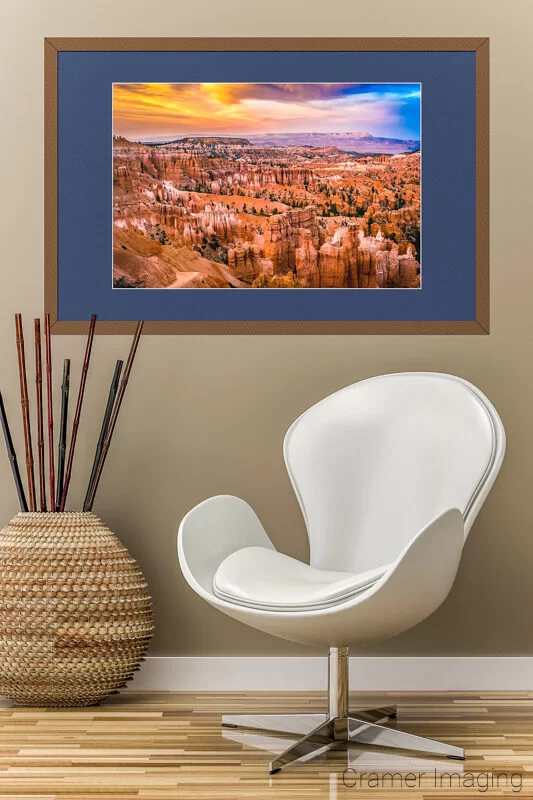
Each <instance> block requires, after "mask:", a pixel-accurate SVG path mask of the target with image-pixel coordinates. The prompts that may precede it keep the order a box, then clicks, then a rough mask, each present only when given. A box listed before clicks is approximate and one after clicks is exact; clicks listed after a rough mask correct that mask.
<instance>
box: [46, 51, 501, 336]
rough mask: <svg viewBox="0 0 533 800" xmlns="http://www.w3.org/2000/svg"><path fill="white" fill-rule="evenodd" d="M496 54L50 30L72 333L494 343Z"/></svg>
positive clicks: (56, 277)
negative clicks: (491, 117) (491, 168)
mask: <svg viewBox="0 0 533 800" xmlns="http://www.w3.org/2000/svg"><path fill="white" fill-rule="evenodd" d="M488 66H489V42H488V39H486V38H478V39H475V38H468V39H465V38H453V39H46V40H45V82H46V103H45V108H46V125H45V128H46V141H45V152H46V163H45V182H46V211H45V214H46V226H45V230H46V242H45V258H46V264H45V295H46V311H48V312H49V313H50V314H51V317H52V329H53V331H54V332H58V333H75V332H80V333H81V332H84V331H85V330H86V329H87V321H88V320H89V319H90V316H91V314H93V313H97V314H98V320H99V321H98V331H99V332H100V333H115V332H116V333H119V332H120V333H126V332H130V331H131V330H132V329H133V326H134V323H135V321H136V320H138V319H144V320H145V324H146V328H145V330H146V331H147V332H149V333H174V332H175V333H191V334H194V333H214V334H219V333H220V334H227V333H236V334H246V333H264V334H272V333H298V334H313V333H316V334H320V333H326V334H330V333H331V334H337V333H339V334H345V333H365V334H367V333H436V334H447V333H452V334H453V333H461V334H468V333H481V334H483V333H488V332H489V288H488V287H489V247H488V236H489V222H488V189H489V174H488V124H489V122H488V91H489V85H488V81H489V73H488Z"/></svg>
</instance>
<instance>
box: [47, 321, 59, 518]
mask: <svg viewBox="0 0 533 800" xmlns="http://www.w3.org/2000/svg"><path fill="white" fill-rule="evenodd" d="M44 336H45V343H46V397H47V405H48V474H49V481H50V511H53V510H54V504H55V496H56V491H55V469H54V402H53V401H54V398H53V393H52V339H51V335H50V314H46V315H45V318H44Z"/></svg>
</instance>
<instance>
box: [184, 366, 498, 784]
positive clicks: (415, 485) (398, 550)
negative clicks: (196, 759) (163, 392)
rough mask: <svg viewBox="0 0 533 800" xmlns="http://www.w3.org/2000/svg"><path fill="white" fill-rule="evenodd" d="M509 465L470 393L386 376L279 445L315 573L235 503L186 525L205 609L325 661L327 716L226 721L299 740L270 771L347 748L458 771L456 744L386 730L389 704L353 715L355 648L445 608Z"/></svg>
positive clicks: (327, 403)
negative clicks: (411, 755) (395, 752)
mask: <svg viewBox="0 0 533 800" xmlns="http://www.w3.org/2000/svg"><path fill="white" fill-rule="evenodd" d="M504 452H505V432H504V428H503V425H502V422H501V420H500V417H499V416H498V413H497V412H496V410H495V408H494V406H493V405H492V403H491V402H490V401H489V400H488V399H487V398H486V397H485V395H484V394H483V393H482V392H481V391H480V390H479V389H477V388H476V387H475V386H473V385H472V384H471V383H469V382H468V381H465V380H463V379H462V378H458V377H455V376H453V375H446V374H439V373H428V372H408V373H399V374H393V375H381V376H378V377H375V378H370V379H368V380H364V381H361V382H359V383H356V384H353V385H352V386H347V387H346V388H345V389H341V390H340V391H338V392H336V393H335V394H333V395H331V396H330V397H326V398H325V399H324V400H322V401H320V402H319V403H317V404H316V405H314V406H312V407H311V408H310V409H309V410H308V411H306V412H305V413H304V414H302V415H301V416H300V417H299V418H298V419H297V420H296V421H295V422H294V423H293V424H292V425H291V427H290V428H289V430H288V432H287V434H286V436H285V442H284V455H285V462H286V465H287V470H288V472H289V476H290V479H291V481H292V485H293V487H294V491H295V493H296V496H297V498H298V501H299V503H300V507H301V510H302V514H303V516H304V520H305V524H306V527H307V533H308V536H309V543H310V564H304V563H302V562H300V561H297V560H296V559H293V558H290V557H289V556H287V555H284V554H283V553H280V552H279V551H277V550H276V549H275V547H274V546H273V544H272V542H271V541H270V539H269V537H268V535H267V533H266V532H265V530H264V528H263V526H262V525H261V522H260V521H259V519H258V517H257V516H256V514H255V513H254V511H253V510H252V508H251V507H250V506H249V505H248V504H247V503H246V502H245V501H244V500H241V499H239V498H237V497H232V496H228V495H222V496H217V497H211V498H210V499H208V500H205V501H204V502H202V503H200V504H199V505H197V506H196V507H195V508H193V509H192V510H191V511H189V513H188V514H187V515H186V516H185V518H184V519H183V521H182V523H181V525H180V528H179V534H178V557H179V563H180V565H181V569H182V572H183V575H184V576H185V579H186V580H187V582H188V583H189V585H190V586H191V588H192V589H193V590H194V591H195V592H196V593H197V594H198V595H199V596H200V597H202V598H203V599H204V600H205V601H206V602H207V603H209V604H210V605H212V606H213V607H214V608H217V609H218V610H219V611H222V612H223V613H224V614H228V615H229V616H230V617H233V618H234V619H237V620H240V621H241V622H244V623H246V624H247V625H250V626H251V627H253V628H258V629H259V630H262V631H266V632H267V633H270V634H272V635H273V636H279V637H282V638H284V639H288V640H290V641H293V642H302V643H305V644H309V645H315V646H316V645H321V646H323V647H325V648H326V647H327V648H329V707H328V710H327V712H326V711H325V712H324V714H296V715H294V714H292V715H281V716H280V715H270V714H261V715H231V716H224V717H223V718H222V724H223V725H224V726H227V727H243V728H251V729H255V730H256V731H257V730H258V729H261V730H265V731H273V732H282V733H291V734H293V736H295V735H301V736H303V738H301V739H300V740H299V741H297V742H296V743H293V744H291V746H290V747H288V748H287V750H286V751H285V752H283V753H282V754H281V755H279V756H278V757H277V758H276V759H275V760H274V761H273V762H272V763H271V765H270V771H271V773H274V772H278V771H279V770H280V769H282V768H283V767H285V766H287V765H288V764H290V763H292V762H294V761H296V760H298V759H300V758H302V757H310V756H311V755H312V754H313V753H315V752H319V751H321V750H323V749H324V748H325V747H327V746H328V745H330V744H333V743H339V742H340V741H345V742H356V743H358V744H361V743H364V744H371V745H383V746H388V747H394V748H402V749H406V750H414V751H422V752H426V753H431V754H433V755H439V756H447V757H448V758H457V759H463V758H464V751H463V749H462V748H460V747H456V746H452V745H450V744H445V743H442V742H436V741H433V740H431V739H425V738H422V737H420V736H414V735H412V734H409V733H405V732H403V731H400V730H397V729H396V728H395V727H392V725H391V723H389V722H388V720H389V719H390V718H392V717H394V716H395V708H394V707H388V708H383V709H366V710H365V711H356V710H354V711H351V710H350V709H349V705H348V652H349V651H348V648H349V647H350V646H352V647H357V646H358V645H364V644H367V643H369V642H374V641H377V640H379V639H387V638H389V637H391V636H395V635H396V634H399V633H401V632H402V631H405V630H407V629H408V628H411V627H412V626H413V625H416V624H417V623H419V622H421V621H422V620H423V619H425V618H426V617H428V616H429V615H430V614H432V613H433V612H434V611H435V610H436V609H437V608H438V607H439V606H440V605H441V603H442V602H443V601H444V599H445V598H446V596H447V595H448V593H449V591H450V589H451V587H452V585H453V582H454V579H455V575H456V572H457V569H458V566H459V562H460V560H461V553H462V549H463V545H464V542H465V539H466V536H467V535H468V533H469V531H470V528H471V527H472V524H473V522H474V520H475V518H476V516H477V514H478V512H479V510H480V508H481V506H482V504H483V502H484V501H485V498H486V497H487V495H488V493H489V491H490V488H491V486H492V484H493V483H494V480H495V479H496V476H497V474H498V471H499V469H500V467H501V464H502V461H503V457H504Z"/></svg>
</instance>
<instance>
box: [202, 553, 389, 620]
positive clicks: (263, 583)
mask: <svg viewBox="0 0 533 800" xmlns="http://www.w3.org/2000/svg"><path fill="white" fill-rule="evenodd" d="M389 566H390V564H386V565H385V566H382V567H377V568H376V569H371V570H367V571H366V572H358V573H352V572H330V571H329V570H321V569H314V567H310V566H309V565H308V564H304V563H303V562H302V561H297V560H296V559H295V558H291V557H290V556H286V555H284V554H283V553H278V552H277V550H270V549H269V548H266V547H244V548H242V549H241V550H236V551H235V552H234V553H232V554H231V555H229V556H228V557H227V558H225V559H224V561H223V562H222V563H221V564H220V566H219V568H218V569H217V571H216V573H215V577H214V578H213V591H214V593H215V595H216V596H217V597H219V598H220V599H221V600H225V601H226V602H229V603H236V604H238V605H242V606H248V607H249V608H258V609H262V610H266V611H314V610H317V609H320V608H327V607H329V606H332V605H336V604H337V603H341V602H343V601H345V600H348V599H350V598H351V597H353V596H354V595H356V594H359V593H360V592H363V591H364V590H365V589H368V588H369V587H370V586H372V584H374V583H376V581H378V580H379V579H380V578H381V577H382V575H384V574H385V572H386V571H387V570H388V568H389Z"/></svg>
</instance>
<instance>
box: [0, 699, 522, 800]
mask: <svg viewBox="0 0 533 800" xmlns="http://www.w3.org/2000/svg"><path fill="white" fill-rule="evenodd" d="M352 699H353V703H352V706H353V707H356V706H358V705H359V706H367V707H368V706H369V705H390V704H392V703H394V702H397V703H398V723H397V724H398V727H401V728H402V729H404V730H407V731H410V732H412V733H416V734H419V735H422V736H427V737H430V738H435V739H441V740H443V741H446V742H449V743H451V744H455V745H459V746H462V747H464V748H465V749H466V755H467V760H466V761H465V762H458V761H449V760H446V759H444V760H438V759H434V758H431V757H429V758H424V757H423V756H416V755H414V754H399V753H397V752H396V751H388V752H386V751H385V750H384V749H381V750H378V749H377V748H374V749H373V750H369V749H362V748H360V747H357V746H351V747H350V751H349V752H346V751H345V750H344V749H343V750H339V751H334V752H329V753H328V754H326V755H325V756H323V757H322V758H321V759H320V760H316V759H315V760H314V761H312V762H309V763H307V764H302V765H300V766H297V767H290V768H287V769H286V770H285V771H282V772H281V773H279V774H277V775H273V776H269V774H268V762H269V760H270V759H271V757H272V753H273V752H279V751H281V749H282V748H283V747H285V746H286V745H287V743H290V740H289V742H287V740H285V741H283V742H281V743H280V741H279V740H276V739H275V738H274V737H270V738H268V740H266V741H265V738H264V737H263V739H261V737H260V736H259V735H257V734H250V733H242V732H238V731H234V730H229V729H226V730H224V731H222V730H221V728H220V715H221V713H222V712H233V713H239V712H244V711H249V710H254V711H256V712H258V713H259V712H271V713H276V712H277V713H281V712H288V711H292V712H293V713H298V712H300V713H301V712H302V711H314V712H320V711H322V710H323V708H324V704H325V696H324V695H322V694H320V693H318V692H317V693H305V694H295V693H291V694H289V695H282V694H266V693H264V694H259V693H257V694H252V693H242V694H237V693H232V694H208V693H206V694H192V693H169V692H149V693H142V694H135V693H125V694H123V695H121V696H118V697H116V698H113V699H112V700H110V701H109V702H107V703H105V704H103V705H101V706H97V707H93V708H87V709H64V710H55V709H42V710H41V709H23V708H13V707H9V706H8V705H6V704H5V703H4V705H3V706H2V707H1V708H0V799H1V800H4V798H17V799H18V800H23V799H24V798H32V800H53V799H55V798H57V799H58V800H59V799H60V800H108V798H109V799H110V798H113V800H133V798H142V800H173V798H180V799H181V798H195V799H197V798H205V800H209V799H210V798H213V799H214V798H218V799H219V800H220V798H224V800H225V799H226V798H228V800H229V798H231V800H241V799H242V800H244V798H246V800H256V798H276V800H278V798H279V800H284V798H297V799H299V798H305V800H308V799H309V800H311V799H312V798H329V800H341V799H342V798H350V797H353V798H365V800H366V798H370V797H374V798H375V797H379V798H380V799H381V800H387V799H388V798H390V797H395V798H397V797H400V796H401V797H404V798H418V799H420V800H422V798H435V799H436V798H439V800H451V798H463V797H466V796H479V795H486V796H489V797H494V796H497V797H513V796H514V797H516V796H518V797H527V798H532V797H533V692H530V693H526V692H520V693H517V692H514V693H511V692H508V693H483V694H474V693H458V694H442V693H432V694H413V693H395V694H394V695H392V694H389V695H387V694H383V693H382V694H379V695H377V694H376V695H370V694H364V695H363V694H355V693H354V694H353V695H352ZM260 743H263V744H267V745H268V746H270V747H271V750H270V752H265V751H262V750H261V749H258V748H259V744H260ZM443 771H445V772H446V773H447V775H445V774H443ZM387 773H388V775H387ZM392 773H395V774H394V775H393V774H392ZM391 782H393V783H394V787H391ZM450 784H451V786H450Z"/></svg>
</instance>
